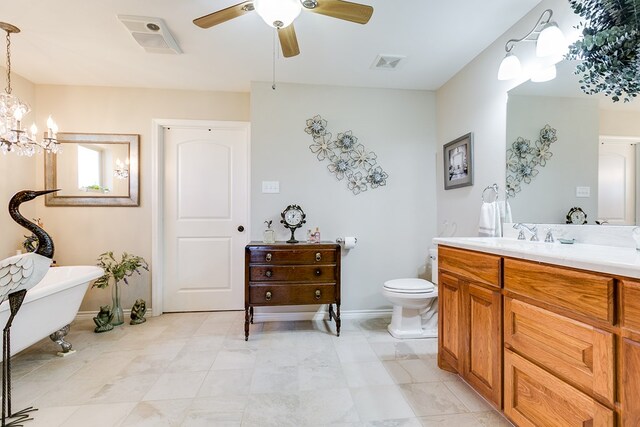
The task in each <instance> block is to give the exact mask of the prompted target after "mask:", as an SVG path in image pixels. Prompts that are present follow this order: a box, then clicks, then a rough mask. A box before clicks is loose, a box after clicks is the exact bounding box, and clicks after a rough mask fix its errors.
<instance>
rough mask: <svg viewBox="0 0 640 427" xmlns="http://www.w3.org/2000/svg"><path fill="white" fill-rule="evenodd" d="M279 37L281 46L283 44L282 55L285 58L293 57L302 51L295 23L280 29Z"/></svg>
mask: <svg viewBox="0 0 640 427" xmlns="http://www.w3.org/2000/svg"><path fill="white" fill-rule="evenodd" d="M278 38H279V39H280V46H282V55H283V56H284V57H285V58H291V57H292V56H296V55H298V54H299V53H300V48H299V47H298V38H297V37H296V30H295V29H294V28H293V24H290V25H289V26H287V27H284V28H280V29H278Z"/></svg>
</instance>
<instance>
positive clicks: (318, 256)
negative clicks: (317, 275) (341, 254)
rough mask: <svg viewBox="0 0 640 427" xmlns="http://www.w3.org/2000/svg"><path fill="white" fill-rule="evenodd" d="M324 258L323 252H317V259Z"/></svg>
mask: <svg viewBox="0 0 640 427" xmlns="http://www.w3.org/2000/svg"><path fill="white" fill-rule="evenodd" d="M321 259H322V254H321V253H320V252H316V261H320V260H321Z"/></svg>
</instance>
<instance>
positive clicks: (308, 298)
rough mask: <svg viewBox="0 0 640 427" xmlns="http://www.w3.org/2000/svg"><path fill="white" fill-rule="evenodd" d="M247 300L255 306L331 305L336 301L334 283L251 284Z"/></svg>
mask: <svg viewBox="0 0 640 427" xmlns="http://www.w3.org/2000/svg"><path fill="white" fill-rule="evenodd" d="M249 299H250V301H251V304H255V305H298V304H332V303H334V302H335V300H336V285H335V283H311V284H289V283H252V284H250V285H249Z"/></svg>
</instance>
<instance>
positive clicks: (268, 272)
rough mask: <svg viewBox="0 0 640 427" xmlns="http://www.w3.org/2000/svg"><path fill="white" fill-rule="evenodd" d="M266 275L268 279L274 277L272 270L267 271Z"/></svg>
mask: <svg viewBox="0 0 640 427" xmlns="http://www.w3.org/2000/svg"><path fill="white" fill-rule="evenodd" d="M264 275H265V276H267V277H271V276H272V275H273V273H272V272H271V270H267V271H265V273H264Z"/></svg>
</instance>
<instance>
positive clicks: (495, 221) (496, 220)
mask: <svg viewBox="0 0 640 427" xmlns="http://www.w3.org/2000/svg"><path fill="white" fill-rule="evenodd" d="M478 235H479V236H480V237H500V236H502V223H501V222H500V207H499V206H498V202H491V203H487V202H482V207H481V208H480V223H479V224H478Z"/></svg>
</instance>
